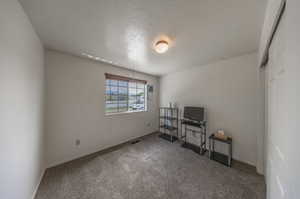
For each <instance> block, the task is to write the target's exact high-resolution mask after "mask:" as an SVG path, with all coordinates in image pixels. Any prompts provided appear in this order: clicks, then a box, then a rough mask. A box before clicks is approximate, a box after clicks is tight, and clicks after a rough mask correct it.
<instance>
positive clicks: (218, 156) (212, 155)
mask: <svg viewBox="0 0 300 199" xmlns="http://www.w3.org/2000/svg"><path fill="white" fill-rule="evenodd" d="M215 141H219V142H222V143H225V144H227V145H228V154H227V155H225V154H222V153H218V152H215ZM209 159H211V160H215V161H217V162H220V163H222V164H224V165H226V166H228V167H231V160H232V138H227V139H226V140H223V139H220V138H217V137H215V135H214V134H211V135H210V136H209Z"/></svg>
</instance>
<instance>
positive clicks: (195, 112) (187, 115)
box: [183, 106, 204, 122]
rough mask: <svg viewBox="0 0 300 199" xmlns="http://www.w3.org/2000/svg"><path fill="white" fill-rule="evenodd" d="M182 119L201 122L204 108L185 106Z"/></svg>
mask: <svg viewBox="0 0 300 199" xmlns="http://www.w3.org/2000/svg"><path fill="white" fill-rule="evenodd" d="M183 117H184V119H189V120H194V121H197V122H202V121H204V108H203V107H192V106H185V107H184V113H183Z"/></svg>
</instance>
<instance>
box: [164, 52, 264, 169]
mask: <svg viewBox="0 0 300 199" xmlns="http://www.w3.org/2000/svg"><path fill="white" fill-rule="evenodd" d="M258 87H259V82H258V72H257V54H256V53H253V54H247V55H244V56H240V57H236V58H232V59H228V60H223V61H219V62H217V63H213V64H209V65H206V66H198V67H194V68H193V69H189V70H185V71H181V72H177V73H173V74H170V75H167V76H163V77H162V78H161V85H160V88H161V89H160V91H161V92H160V102H161V105H164V106H166V105H168V103H169V102H176V103H177V104H178V105H179V106H180V107H183V106H185V105H189V106H204V107H206V109H207V118H208V135H209V134H211V133H213V132H214V131H216V130H217V129H220V128H221V129H224V130H225V132H226V133H227V134H228V135H231V136H233V140H234V143H233V157H234V158H235V159H237V160H241V161H244V162H246V163H249V164H252V165H256V161H257V160H256V158H257V154H256V153H257V139H256V136H257V131H258V130H259V125H260V123H259V122H258V108H259V106H258V95H259V89H258Z"/></svg>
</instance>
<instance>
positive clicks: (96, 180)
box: [36, 135, 265, 199]
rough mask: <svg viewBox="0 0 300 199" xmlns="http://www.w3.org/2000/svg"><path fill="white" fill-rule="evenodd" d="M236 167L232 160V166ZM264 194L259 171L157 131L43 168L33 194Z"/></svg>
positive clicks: (188, 197) (114, 198)
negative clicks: (216, 158) (229, 164)
mask: <svg viewBox="0 0 300 199" xmlns="http://www.w3.org/2000/svg"><path fill="white" fill-rule="evenodd" d="M236 167H238V166H236ZM158 198H162V199H265V184H264V180H263V177H262V176H259V175H257V174H255V173H254V172H249V171H247V170H243V169H237V168H228V167H225V166H223V165H221V164H219V163H217V162H214V161H211V160H209V159H208V158H207V157H205V156H200V155H198V154H196V153H194V152H193V151H190V150H187V149H184V148H182V147H180V145H179V143H178V142H177V143H173V144H172V143H169V142H167V141H165V140H162V139H161V138H158V137H157V135H152V136H148V137H146V138H144V139H143V140H142V141H141V142H139V143H137V144H134V145H130V144H128V145H125V146H123V147H121V148H119V149H118V150H115V151H111V152H109V153H105V154H101V153H98V154H94V155H91V156H89V157H86V158H82V159H80V160H75V161H72V162H70V163H66V164H64V165H61V166H58V167H55V168H51V169H48V170H47V171H46V174H45V176H44V178H43V180H42V183H41V185H40V187H39V190H38V193H37V196H36V199H158Z"/></svg>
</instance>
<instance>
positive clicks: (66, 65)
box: [45, 51, 159, 166]
mask: <svg viewBox="0 0 300 199" xmlns="http://www.w3.org/2000/svg"><path fill="white" fill-rule="evenodd" d="M106 72H108V73H112V74H117V75H124V76H129V77H132V76H133V75H134V77H135V78H139V79H145V80H147V81H148V83H149V84H151V85H154V91H155V92H154V94H153V96H152V97H151V101H149V109H148V112H141V113H128V114H119V115H112V116H105V77H104V73H106ZM158 90H159V81H158V78H157V77H154V76H149V75H145V74H141V73H135V72H132V71H129V70H125V69H121V68H119V67H114V66H112V65H109V64H105V63H101V62H95V61H91V60H88V59H84V58H79V57H75V56H70V55H67V54H62V53H59V52H56V51H47V52H46V97H47V101H46V124H45V125H46V139H47V160H48V164H47V165H48V166H53V165H56V164H59V163H62V162H65V161H68V160H72V159H74V158H78V157H80V156H83V155H86V154H90V153H93V152H96V151H99V150H102V149H104V148H107V147H110V146H113V145H116V144H120V143H122V142H125V141H128V140H130V139H132V138H135V137H140V136H143V135H146V134H149V133H152V132H154V131H156V130H157V128H158V106H159V105H158V104H159V103H158V100H159V99H158ZM147 123H150V126H147ZM76 139H80V140H81V144H80V146H76V145H75V140H76Z"/></svg>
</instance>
